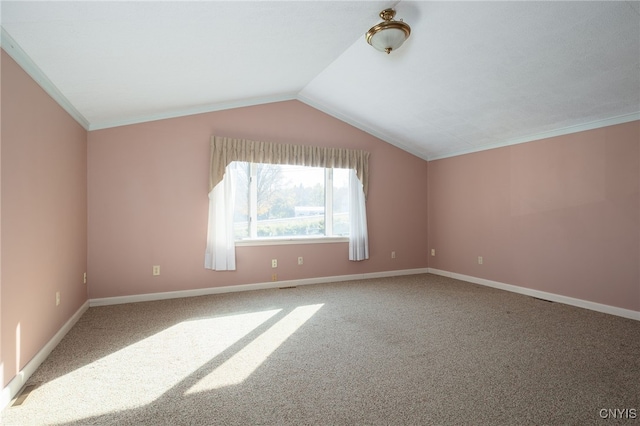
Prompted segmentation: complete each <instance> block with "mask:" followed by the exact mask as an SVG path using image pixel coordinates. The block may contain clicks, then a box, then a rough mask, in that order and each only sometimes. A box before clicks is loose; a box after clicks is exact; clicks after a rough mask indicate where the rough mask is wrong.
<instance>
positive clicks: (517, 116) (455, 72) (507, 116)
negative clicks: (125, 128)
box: [0, 0, 640, 159]
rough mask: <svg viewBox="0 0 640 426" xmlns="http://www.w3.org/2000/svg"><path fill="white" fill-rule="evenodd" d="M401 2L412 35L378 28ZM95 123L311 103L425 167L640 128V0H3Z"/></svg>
mask: <svg viewBox="0 0 640 426" xmlns="http://www.w3.org/2000/svg"><path fill="white" fill-rule="evenodd" d="M386 7H394V8H395V9H396V11H397V15H396V19H402V20H404V21H405V22H406V23H408V24H409V25H410V26H411V30H412V33H411V37H410V38H409V39H408V40H407V42H406V43H405V44H404V45H403V46H402V47H401V48H400V49H398V50H397V51H395V52H392V53H391V54H390V55H387V54H384V53H381V52H379V51H376V50H374V49H373V48H372V47H371V46H369V45H368V44H367V43H366V41H365V38H364V33H365V32H366V31H367V30H368V29H369V28H370V27H371V26H373V25H375V24H376V23H378V22H379V21H380V19H379V17H378V13H379V12H380V11H381V10H382V9H384V8H386ZM0 12H1V15H0V17H1V22H2V47H3V49H5V50H6V51H7V52H8V53H9V54H10V55H11V56H12V57H14V58H15V59H16V60H17V61H18V62H19V63H20V64H21V65H22V66H23V68H25V70H27V72H29V73H30V74H31V75H32V76H33V77H34V78H35V79H36V81H38V82H39V83H40V84H41V85H42V86H43V87H44V88H45V90H47V91H48V92H49V93H50V94H52V96H54V98H55V99H56V100H58V102H60V103H61V105H63V106H64V107H65V108H66V109H67V111H69V112H70V113H71V114H72V115H73V116H74V117H75V118H76V120H78V121H79V122H80V123H81V124H83V126H84V127H85V128H87V129H89V130H92V129H100V128H105V127H112V126H118V125H124V124H131V123H137V122H144V121H149V120H156V119H161V118H167V117H175V116H181V115H187V114H194V113H200V112H207V111H215V110H220V109H226V108H234V107H239V106H246V105H255V104H260V103H267V102H274V101H280V100H287V99H298V100H300V101H302V102H305V103H307V104H309V105H311V106H313V107H315V108H317V109H319V110H321V111H324V112H326V113H328V114H331V115H333V116H335V117H337V118H339V119H341V120H344V121H346V122H348V123H350V124H353V125H354V126H356V127H358V128H360V129H362V130H365V131H367V132H369V133H371V134H373V135H375V136H377V137H379V138H381V139H383V140H386V141H387V142H389V143H392V144H394V145H396V146H399V147H401V148H403V149H405V150H407V151H409V152H411V153H413V154H415V155H418V156H420V157H422V158H425V159H434V158H442V157H446V156H451V155H457V154H461V153H465V152H472V151H476V150H482V149H487V148H492V147H497V146H504V145H508V144H513V143H520V142H524V141H527V140H533V139H538V138H540V137H545V136H552V135H556V134H564V133H570V132H573V131H579V130H585V129H589V128H595V127H599V126H603V125H608V124H615V123H621V122H625V121H631V120H636V119H640V2H638V1H613V2H610V1H605V2H481V1H480V2H431V1H417V2H413V1H401V2H388V1H335V2H332V1H255V2H249V1H199V2H185V1H160V2H155V1H144V2H120V1H90V2H89V1H87V2H80V1H70V2H64V1H55V2H53V1H46V2H32V1H4V0H3V1H2V3H1V11H0Z"/></svg>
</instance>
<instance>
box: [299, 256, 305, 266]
mask: <svg viewBox="0 0 640 426" xmlns="http://www.w3.org/2000/svg"><path fill="white" fill-rule="evenodd" d="M303 263H304V259H302V256H298V265H302V264H303Z"/></svg>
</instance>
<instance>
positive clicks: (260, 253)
mask: <svg viewBox="0 0 640 426" xmlns="http://www.w3.org/2000/svg"><path fill="white" fill-rule="evenodd" d="M212 134H217V135H222V136H230V137H238V138H246V139H253V140H264V141H272V142H282V143H292V144H306V145H319V146H336V147H345V148H354V149H366V150H368V151H369V152H371V158H370V173H371V177H370V190H369V199H368V203H367V209H368V220H369V236H370V255H371V258H370V259H369V260H368V261H364V262H350V261H349V260H348V254H347V244H346V243H336V244H306V245H284V246H282V245H281V246H253V247H238V248H237V271H232V272H215V271H209V270H205V269H204V250H205V239H206V233H207V209H208V198H207V189H208V188H207V185H208V167H209V165H208V163H209V140H210V137H211V135H212ZM88 146H89V148H88V162H89V166H88V168H89V175H88V186H89V190H88V192H89V225H88V226H89V239H88V250H89V251H88V255H89V260H88V262H89V266H88V267H89V297H90V298H100V297H110V296H122V295H134V294H145V293H156V292H165V291H176V290H187V289H199V288H208V287H217V286H229V285H237V284H249V283H261V282H267V281H271V274H272V273H273V272H277V274H278V278H279V280H291V279H302V278H312V277H322V276H335V275H346V274H359V273H368V272H379V271H390V270H400V269H412V268H425V267H426V266H427V256H426V254H427V243H426V238H425V236H426V234H427V222H426V217H427V197H426V191H425V188H426V180H427V163H426V161H424V160H422V159H419V158H417V157H415V156H412V155H410V154H408V153H406V152H404V151H402V150H400V149H398V148H396V147H394V146H392V145H389V144H387V143H385V142H382V141H380V140H379V139H377V138H375V137H373V136H371V135H368V134H367V133H364V132H362V131H360V130H358V129H356V128H354V127H352V126H350V125H348V124H345V123H343V122H341V121H339V120H336V119H334V118H332V117H330V116H328V115H326V114H324V113H322V112H319V111H317V110H315V109H313V108H311V107H309V106H307V105H305V104H303V103H301V102H298V101H287V102H278V103H273V104H267V105H259V106H253V107H246V108H238V109H233V110H226V111H219V112H213V113H207V114H200V115H194V116H188V117H182V118H176V119H169V120H160V121H155V122H148V123H143V124H137V125H131V126H123V127H117V128H111V129H105V130H97V131H91V132H89V143H88ZM392 250H395V251H396V253H397V257H396V259H391V251H392ZM298 256H303V257H304V265H302V266H298V265H297V258H298ZM272 258H277V259H278V268H277V270H273V269H272V268H271V259H272ZM152 265H160V266H161V275H160V276H156V277H154V276H152V273H151V271H152Z"/></svg>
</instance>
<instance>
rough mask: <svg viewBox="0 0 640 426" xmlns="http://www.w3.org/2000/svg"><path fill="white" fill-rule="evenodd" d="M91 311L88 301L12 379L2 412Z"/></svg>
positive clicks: (1, 396) (1, 404)
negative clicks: (84, 315) (86, 313)
mask: <svg viewBox="0 0 640 426" xmlns="http://www.w3.org/2000/svg"><path fill="white" fill-rule="evenodd" d="M87 309H89V301H86V302H84V303H83V304H82V306H80V309H78V310H77V311H76V313H75V314H73V316H72V317H71V318H69V320H68V321H67V322H66V323H65V324H64V325H63V326H62V328H60V330H58V332H57V333H56V334H55V335H54V336H53V337H52V338H51V340H49V341H48V342H47V344H46V345H44V347H43V348H42V349H40V351H39V352H38V353H37V354H36V355H35V356H34V357H33V358H32V359H31V361H29V362H28V363H27V365H25V366H24V368H23V369H22V370H20V372H19V373H18V374H16V376H15V377H14V378H13V379H11V381H10V382H9V384H8V385H7V386H5V388H4V389H2V394H0V411H2V410H3V409H4V408H5V407H6V406H7V405H9V403H10V402H11V400H12V399H13V398H14V397H15V396H16V395H17V394H18V392H20V389H22V387H23V386H24V385H25V383H27V380H29V377H31V375H32V374H33V373H34V372H35V371H36V370H37V369H38V367H40V364H42V363H43V362H44V360H45V359H47V357H48V356H49V354H50V353H51V351H53V349H54V348H55V347H56V346H58V343H60V341H61V340H62V338H63V337H64V336H65V335H66V334H67V333H68V332H69V330H71V328H73V326H74V325H75V324H76V323H77V322H78V320H79V319H80V317H81V316H82V314H84V313H85V312H86V310H87Z"/></svg>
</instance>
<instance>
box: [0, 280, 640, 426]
mask: <svg viewBox="0 0 640 426" xmlns="http://www.w3.org/2000/svg"><path fill="white" fill-rule="evenodd" d="M28 384H33V385H36V387H35V388H34V389H33V391H32V392H31V393H30V394H29V396H28V397H27V398H26V399H25V400H24V403H23V404H22V405H19V406H9V407H7V408H6V409H5V410H4V411H3V412H2V418H1V419H0V420H2V424H4V425H44V424H56V425H89V424H108V425H115V424H117V425H305V424H308V425H312V424H322V425H327V424H329V425H346V424H349V425H354V424H358V425H360V424H362V425H400V424H408V425H418V424H420V425H432V424H433V425H436V424H443V425H448V424H459V425H475V424H481V425H517V424H532V425H543V424H559V425H560V424H562V425H565V424H575V425H585V424H599V423H601V424H637V423H638V422H640V322H638V321H633V320H629V319H624V318H620V317H615V316H611V315H606V314H601V313H597V312H593V311H588V310H584V309H580V308H575V307H571V306H567V305H562V304H558V303H551V302H546V301H542V300H538V299H535V298H531V297H527V296H523V295H518V294H513V293H509V292H504V291H500V290H496V289H492V288H486V287H482V286H478V285H474V284H470V283H466V282H462V281H457V280H453V279H449V278H444V277H439V276H435V275H430V274H424V275H414V276H403V277H397V278H385V279H372V280H361V281H351V282H343V283H335V284H320V285H310V286H301V287H297V288H291V289H274V290H264V291H252V292H243V293H232V294H221V295H213V296H203V297H195V298H189V299H174V300H166V301H157V302H145V303H134V304H127V305H117V306H106V307H95V308H90V309H89V310H88V311H87V312H86V313H85V314H84V315H83V316H82V318H81V319H80V320H79V322H78V323H77V324H76V325H75V327H74V328H73V329H72V330H71V331H70V332H69V333H68V334H67V336H66V337H65V338H64V339H63V341H62V342H61V343H60V345H58V347H57V348H56V349H55V350H54V351H53V352H52V353H51V355H50V356H49V358H48V359H47V360H46V361H45V362H44V363H43V364H42V365H41V367H40V368H39V369H38V370H37V371H36V372H35V373H34V374H33V376H32V377H31V379H30V380H29V383H28ZM603 410H604V411H603ZM609 410H613V411H609ZM615 410H618V411H615ZM623 410H626V411H623ZM613 414H616V417H617V418H612V416H613ZM634 414H635V415H634ZM605 417H606V418H605ZM620 417H622V418H620ZM634 417H635V418H634Z"/></svg>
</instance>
